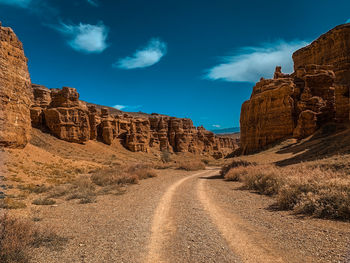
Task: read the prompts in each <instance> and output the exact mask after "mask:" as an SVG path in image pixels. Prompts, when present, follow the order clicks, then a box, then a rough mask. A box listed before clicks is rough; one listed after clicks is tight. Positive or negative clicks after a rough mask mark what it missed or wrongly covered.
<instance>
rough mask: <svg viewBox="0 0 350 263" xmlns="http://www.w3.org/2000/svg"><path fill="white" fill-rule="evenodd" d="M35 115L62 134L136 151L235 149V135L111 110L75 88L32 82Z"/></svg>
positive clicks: (36, 123)
mask: <svg viewBox="0 0 350 263" xmlns="http://www.w3.org/2000/svg"><path fill="white" fill-rule="evenodd" d="M32 89H33V94H34V97H33V106H32V108H31V119H32V125H33V127H36V128H40V129H43V130H46V131H49V132H50V133H51V134H53V135H54V136H56V137H57V138H59V139H62V140H65V141H68V142H74V143H84V142H86V141H88V140H98V141H101V142H103V143H105V144H108V145H111V144H113V143H119V144H121V145H123V146H124V147H125V148H127V149H128V150H130V151H133V152H150V150H151V149H154V150H159V151H169V152H190V153H194V154H205V153H207V154H210V155H212V156H214V157H216V158H221V157H224V156H225V155H226V154H228V153H230V152H232V151H233V150H234V148H235V145H236V144H235V141H234V140H233V139H231V138H223V137H217V136H215V135H214V134H213V133H212V132H209V131H207V130H205V129H204V128H203V127H195V126H194V125H193V123H192V121H191V120H190V119H180V118H175V117H169V116H164V115H158V114H152V115H144V116H143V117H135V116H131V115H129V114H126V113H121V114H110V112H109V110H108V108H102V109H98V108H97V107H96V106H94V105H89V106H87V105H86V103H85V102H82V101H80V100H79V94H78V92H77V91H76V89H74V88H68V87H63V88H62V89H61V90H57V89H53V90H49V89H47V88H46V87H43V86H40V85H33V87H32Z"/></svg>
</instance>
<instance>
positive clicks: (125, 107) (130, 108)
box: [113, 104, 142, 111]
mask: <svg viewBox="0 0 350 263" xmlns="http://www.w3.org/2000/svg"><path fill="white" fill-rule="evenodd" d="M113 108H115V109H117V110H128V111H135V110H138V109H140V108H142V105H119V104H117V105H114V106H113Z"/></svg>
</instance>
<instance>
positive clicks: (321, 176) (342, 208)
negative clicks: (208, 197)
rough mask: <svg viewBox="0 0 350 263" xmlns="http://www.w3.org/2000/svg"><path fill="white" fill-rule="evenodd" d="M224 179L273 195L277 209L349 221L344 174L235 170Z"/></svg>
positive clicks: (302, 168) (300, 168)
mask: <svg viewBox="0 0 350 263" xmlns="http://www.w3.org/2000/svg"><path fill="white" fill-rule="evenodd" d="M225 179H226V180H231V181H241V182H242V183H243V187H244V188H245V189H249V190H254V191H257V192H258V193H260V194H264V195H276V197H277V198H276V205H277V207H278V208H280V209H283V210H293V211H294V212H295V213H298V214H306V215H311V216H314V217H319V218H329V219H345V220H349V219H350V180H349V179H350V178H349V176H348V175H347V174H346V173H343V172H335V171H332V170H330V169H328V170H327V169H322V168H320V167H308V166H306V165H304V164H300V165H297V166H293V167H286V168H277V167H274V166H272V165H250V166H249V165H248V166H236V167H235V168H231V169H229V170H228V171H226V173H225Z"/></svg>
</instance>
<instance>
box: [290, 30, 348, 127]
mask: <svg viewBox="0 0 350 263" xmlns="http://www.w3.org/2000/svg"><path fill="white" fill-rule="evenodd" d="M293 60H294V69H295V71H297V70H298V69H299V68H301V67H303V66H305V65H308V64H316V65H331V66H333V71H334V73H335V81H334V87H335V108H336V116H335V117H336V120H337V121H339V122H347V121H349V112H350V103H349V97H350V95H349V89H350V24H349V23H348V24H344V25H340V26H337V27H335V28H334V29H332V30H330V31H329V32H327V33H325V34H323V35H322V36H320V37H319V38H318V39H317V40H315V41H314V42H312V43H311V44H310V45H308V46H306V47H304V48H302V49H300V50H298V51H296V52H295V53H294V54H293Z"/></svg>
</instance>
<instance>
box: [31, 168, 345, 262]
mask: <svg viewBox="0 0 350 263" xmlns="http://www.w3.org/2000/svg"><path fill="white" fill-rule="evenodd" d="M218 171H219V170H218V169H208V170H204V171H199V172H184V171H180V170H165V171H162V172H161V173H162V174H161V175H160V176H158V177H156V178H152V179H148V180H144V181H141V183H140V184H138V185H132V186H129V187H128V190H127V191H126V193H125V194H123V195H119V196H112V195H106V196H99V197H98V200H97V203H92V204H87V205H80V204H78V203H76V202H72V201H71V202H61V203H60V202H57V206H54V207H43V208H42V210H41V215H42V218H43V220H41V221H40V222H37V224H42V225H47V226H49V227H53V228H55V229H57V230H58V234H59V235H62V236H66V237H68V238H69V241H68V243H67V244H66V246H64V247H63V248H62V250H59V251H54V250H50V249H49V248H44V247H41V248H38V249H36V250H34V251H33V253H32V256H33V257H32V262H35V263H47V262H50V263H56V262H57V263H62V262H72V263H73V262H74V263H76V262H82V263H98V262H107V263H109V262H111V263H112V262H113V263H114V262H120V263H182V262H183V263H199V262H203V263H204V262H205V263H210V262H220V263H250V262H254V263H275V262H276V263H284V262H288V263H300V262H315V263H324V262H331V263H333V262H334V263H335V262H348V261H347V260H348V258H347V257H348V256H347V255H348V250H347V251H344V249H343V248H344V247H345V248H346V245H344V244H350V228H349V223H346V222H335V221H327V220H315V219H308V218H304V219H301V218H297V217H296V216H295V215H292V214H291V213H289V212H286V211H271V210H269V209H268V207H269V206H271V205H272V204H273V199H271V198H269V197H266V196H261V195H257V194H254V193H250V192H248V191H241V190H239V183H231V182H230V183H228V182H225V181H223V180H222V179H221V178H219V176H218Z"/></svg>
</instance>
